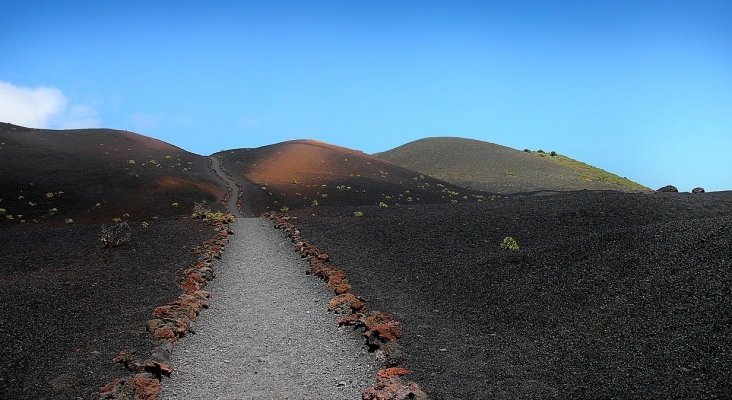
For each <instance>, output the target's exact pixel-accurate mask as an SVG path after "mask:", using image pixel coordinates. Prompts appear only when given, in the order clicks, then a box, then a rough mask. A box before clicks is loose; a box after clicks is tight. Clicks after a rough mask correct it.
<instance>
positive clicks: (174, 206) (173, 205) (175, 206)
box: [170, 203, 180, 208]
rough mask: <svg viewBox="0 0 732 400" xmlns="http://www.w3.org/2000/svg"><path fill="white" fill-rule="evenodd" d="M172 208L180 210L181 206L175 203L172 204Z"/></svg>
mask: <svg viewBox="0 0 732 400" xmlns="http://www.w3.org/2000/svg"><path fill="white" fill-rule="evenodd" d="M170 206H171V207H173V208H178V207H179V206H180V204H178V203H173V204H171V205H170Z"/></svg>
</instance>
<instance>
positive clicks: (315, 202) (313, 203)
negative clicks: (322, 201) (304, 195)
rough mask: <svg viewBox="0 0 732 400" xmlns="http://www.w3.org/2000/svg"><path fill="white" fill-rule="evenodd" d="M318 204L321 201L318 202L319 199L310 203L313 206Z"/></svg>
mask: <svg viewBox="0 0 732 400" xmlns="http://www.w3.org/2000/svg"><path fill="white" fill-rule="evenodd" d="M318 204H319V203H318V200H313V202H312V203H310V205H311V206H313V207H317V206H318Z"/></svg>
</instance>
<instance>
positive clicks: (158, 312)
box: [153, 305, 173, 318]
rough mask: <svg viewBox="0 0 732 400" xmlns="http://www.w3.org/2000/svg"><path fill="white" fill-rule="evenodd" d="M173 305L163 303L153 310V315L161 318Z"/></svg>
mask: <svg viewBox="0 0 732 400" xmlns="http://www.w3.org/2000/svg"><path fill="white" fill-rule="evenodd" d="M172 308H173V306H171V305H165V306H160V307H157V308H155V311H153V316H155V317H158V318H161V317H164V316H166V315H169V314H170V312H171V310H172Z"/></svg>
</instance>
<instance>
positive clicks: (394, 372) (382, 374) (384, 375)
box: [376, 367, 412, 379]
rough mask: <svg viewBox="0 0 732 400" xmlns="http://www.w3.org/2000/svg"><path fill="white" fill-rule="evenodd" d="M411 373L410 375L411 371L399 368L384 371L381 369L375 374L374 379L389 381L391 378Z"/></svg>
mask: <svg viewBox="0 0 732 400" xmlns="http://www.w3.org/2000/svg"><path fill="white" fill-rule="evenodd" d="M411 373H412V371H410V370H408V369H406V368H399V367H394V368H386V369H382V370H380V371H379V372H377V373H376V378H377V379H389V378H393V377H395V376H404V375H409V374H411Z"/></svg>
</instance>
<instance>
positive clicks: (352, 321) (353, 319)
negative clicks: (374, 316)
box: [338, 313, 364, 327]
mask: <svg viewBox="0 0 732 400" xmlns="http://www.w3.org/2000/svg"><path fill="white" fill-rule="evenodd" d="M363 319H364V316H363V314H361V313H354V314H351V315H346V316H345V317H341V319H339V320H338V326H344V325H345V326H355V327H358V326H363Z"/></svg>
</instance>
